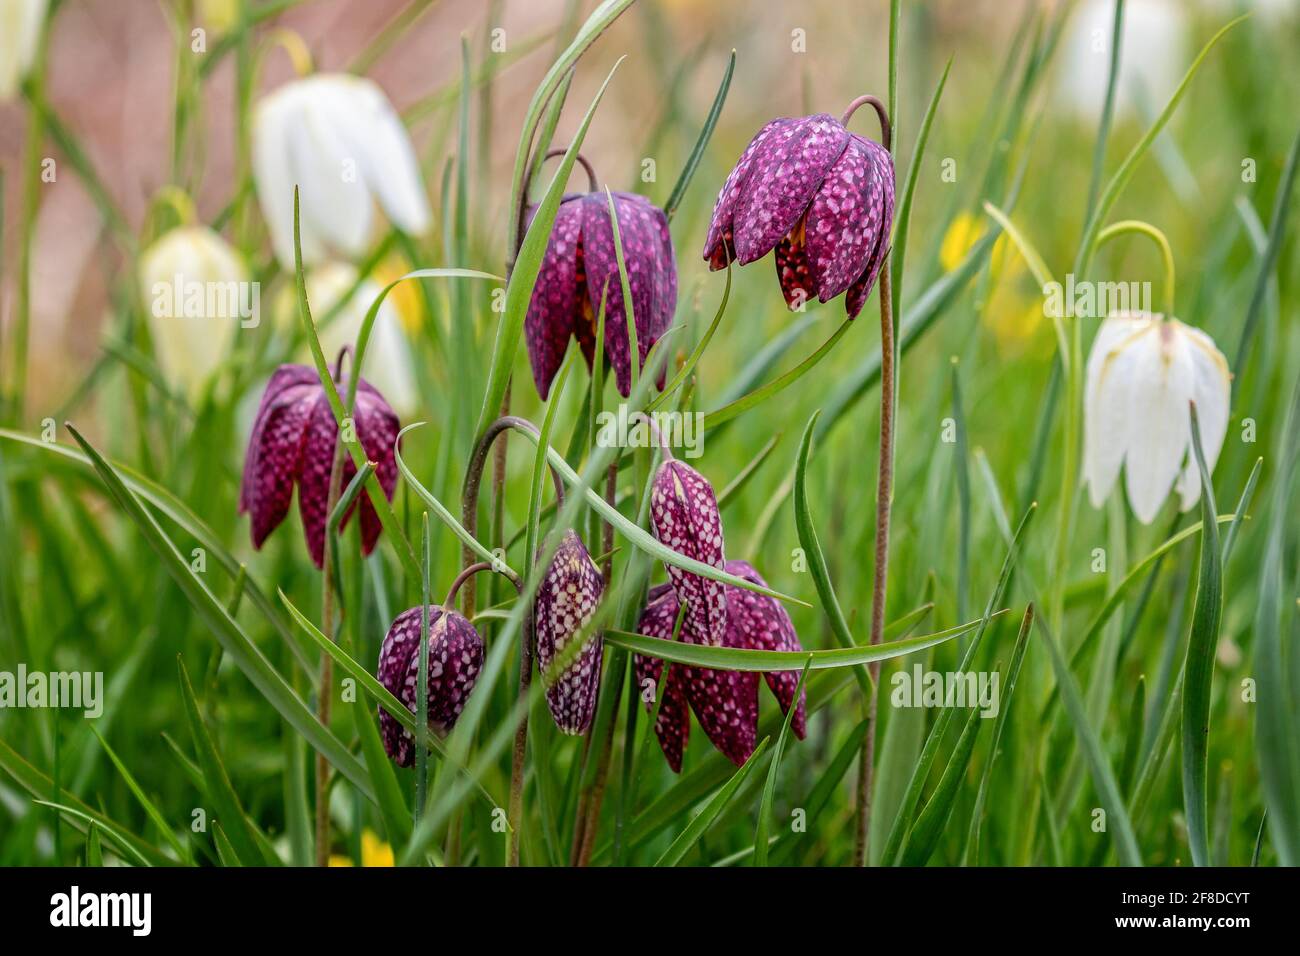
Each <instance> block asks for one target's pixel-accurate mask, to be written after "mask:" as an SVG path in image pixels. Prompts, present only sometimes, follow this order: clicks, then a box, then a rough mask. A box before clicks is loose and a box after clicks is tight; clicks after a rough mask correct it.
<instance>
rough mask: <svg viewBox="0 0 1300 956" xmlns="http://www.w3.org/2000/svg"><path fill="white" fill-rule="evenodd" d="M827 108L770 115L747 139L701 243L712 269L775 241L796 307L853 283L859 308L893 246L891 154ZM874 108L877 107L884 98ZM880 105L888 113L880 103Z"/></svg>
mask: <svg viewBox="0 0 1300 956" xmlns="http://www.w3.org/2000/svg"><path fill="white" fill-rule="evenodd" d="M867 101H871V102H873V103H874V102H875V100H874V98H869V97H862V98H860V99H859V100H855V101H854V105H853V106H850V108H849V110H848V112H846V113H845V116H844V119H843V120H837V119H835V117H833V116H831V115H830V114H828V113H818V114H816V115H815V116H800V117H795V118H783V119H776V120H772V122H770V123H768V124H767V125H766V126H764V127H763V128H762V129H760V130H759V131H758V134H757V135H756V136H755V137H754V138H753V140H751V141H750V144H749V145H748V146H747V147H745V151H744V152H743V153H742V154H741V156H740V159H739V160H738V161H737V162H736V166H735V168H734V169H733V170H732V171H731V175H729V176H728V177H727V180H726V182H725V183H724V184H723V186H722V191H721V192H720V193H718V200H717V203H716V204H715V205H714V207H713V219H712V221H711V222H710V224H709V234H708V238H707V239H706V240H705V243H704V259H705V260H706V261H707V262H708V263H709V267H710V268H712V269H715V270H716V269H722V268H725V267H726V265H727V264H728V263H729V262H731V261H733V260H735V261H737V262H739V263H740V264H741V265H746V264H748V263H750V262H754V261H756V260H758V259H761V258H763V256H765V255H767V254H768V253H769V252H771V251H772V250H774V249H775V250H776V273H777V278H778V279H779V280H780V283H781V291H782V293H784V295H785V299H786V302H787V304H788V305H789V306H790V308H791V309H799V308H800V307H801V306H802V305H803V303H805V302H807V301H808V299H810V298H812V297H813V296H816V297H817V298H818V299H819V300H820V301H822V302H827V301H829V300H830V299H833V298H835V297H836V296H838V295H840V294H841V293H843V292H847V293H848V297H847V299H846V300H845V308H846V310H847V312H848V314H849V317H850V318H853V317H855V316H857V314H858V313H859V312H861V311H862V306H863V305H864V304H866V301H867V296H868V295H869V294H870V292H871V287H872V285H873V284H874V283H875V281H876V276H877V274H878V273H879V272H880V267H881V264H882V263H883V262H884V261H885V257H886V256H887V255H888V254H889V236H890V229H891V228H892V226H893V220H894V161H893V157H892V156H891V155H890V153H889V149H888V135H887V133H886V135H885V136H884V139H885V145H884V146H882V145H881V144H880V143H877V142H874V141H873V140H870V139H867V138H866V137H864V136H859V135H858V134H857V133H851V132H849V131H848V129H846V128H845V125H844V124H845V123H846V122H848V118H849V116H851V115H852V113H853V110H854V109H855V108H856V107H857V105H858V104H859V103H861V102H867ZM878 109H880V108H879V107H878ZM880 115H881V117H882V119H883V118H884V112H883V109H880Z"/></svg>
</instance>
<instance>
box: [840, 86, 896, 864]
mask: <svg viewBox="0 0 1300 956" xmlns="http://www.w3.org/2000/svg"><path fill="white" fill-rule="evenodd" d="M861 106H870V107H871V108H872V109H874V110H875V111H876V117H877V119H879V120H880V145H882V146H884V147H885V149H887V150H888V149H889V148H890V145H891V140H892V136H893V132H892V127H891V124H890V122H889V110H888V109H886V108H885V104H884V103H882V102H881V101H880V99H879V98H877V97H875V96H872V95H870V94H867V95H865V96H859V97H858V98H857V99H855V100H854V101H853V102H852V103H850V104H849V105H848V108H847V109H846V110H845V111H844V116H843V118H842V119H841V120H840V122H842V123H844V124H845V125H847V124H848V122H849V120H850V119H851V118H852V117H853V114H854V113H855V112H857V110H858V108H859V107H861ZM891 268H892V262H891V257H890V256H889V255H888V254H886V256H885V259H884V262H882V263H881V266H880V286H879V289H878V295H879V296H880V465H879V470H878V472H877V475H876V560H875V568H874V571H873V576H872V583H871V643H872V644H873V645H875V644H879V643H880V642H881V640H882V639H883V638H884V633H885V595H886V584H887V581H888V577H889V513H890V509H891V507H892V506H893V498H894V411H895V409H894V404H895V403H894V391H895V388H896V386H895V371H894V358H895V354H894V307H893V282H892V276H891V275H890V270H891ZM867 671H868V673H869V674H870V675H871V699H870V700H868V701H867V705H866V706H867V731H866V734H865V735H864V736H863V738H862V754H861V756H860V757H859V759H858V779H857V829H856V834H855V836H856V839H855V840H854V846H853V862H854V864H855V865H857V866H866V865H867V862H868V860H869V859H870V842H871V784H872V777H873V775H874V770H875V760H876V713H877V710H878V705H879V702H880V662H879V661H874V662H872V663H871V664H869V665H868V667H867Z"/></svg>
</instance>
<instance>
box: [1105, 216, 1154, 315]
mask: <svg viewBox="0 0 1300 956" xmlns="http://www.w3.org/2000/svg"><path fill="white" fill-rule="evenodd" d="M1134 232H1136V233H1139V234H1141V235H1144V236H1146V237H1148V238H1149V239H1151V240H1152V241H1153V242H1155V244H1156V245H1157V246H1159V247H1160V257H1161V258H1162V259H1163V260H1164V265H1165V287H1164V290H1163V292H1164V295H1163V296H1162V298H1161V309H1162V311H1163V312H1164V316H1165V318H1167V319H1172V318H1173V317H1174V253H1173V250H1172V249H1170V248H1169V240H1168V239H1167V238H1166V237H1165V234H1164V233H1163V232H1161V231H1160V230H1159V229H1157V228H1156V227H1155V226H1153V225H1151V223H1149V222H1143V221H1142V220H1140V219H1123V220H1120V221H1119V222H1114V223H1111V224H1110V225H1109V226H1107V227H1106V228H1105V229H1103V230H1102V231H1101V232H1099V233H1098V234H1097V241H1096V242H1095V243H1094V244H1093V248H1094V249H1099V248H1101V246H1102V245H1103V244H1104V243H1106V242H1108V241H1109V240H1111V239H1114V238H1116V237H1118V236H1123V235H1127V234H1129V233H1134Z"/></svg>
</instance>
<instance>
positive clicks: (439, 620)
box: [376, 605, 483, 767]
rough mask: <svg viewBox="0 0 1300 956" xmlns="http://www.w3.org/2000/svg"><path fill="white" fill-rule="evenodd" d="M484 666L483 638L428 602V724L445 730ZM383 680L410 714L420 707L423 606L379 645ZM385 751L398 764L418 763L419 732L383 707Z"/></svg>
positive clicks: (398, 622) (400, 621) (400, 620)
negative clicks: (416, 757)
mask: <svg viewBox="0 0 1300 956" xmlns="http://www.w3.org/2000/svg"><path fill="white" fill-rule="evenodd" d="M482 668H483V638H481V637H479V634H478V631H476V630H474V626H473V625H472V624H470V622H469V621H467V620H466V619H465V618H464V617H463V616H462V615H461V614H458V613H457V612H456V611H449V610H446V609H444V608H441V607H437V606H435V605H430V606H429V712H428V716H427V719H428V721H429V727H430V728H431V729H433V730H434V731H436V732H437V733H446V732H448V731H450V730H451V728H452V727H453V726H454V725H455V723H456V719H457V718H458V717H459V716H460V712H461V711H462V710H463V709H464V707H465V701H466V700H467V699H468V698H469V694H470V691H472V690H473V689H474V682H475V681H476V680H478V675H479V671H480V670H482ZM376 676H377V677H378V678H379V683H381V684H383V685H384V686H385V687H386V688H388V691H389V693H391V694H392V695H393V696H394V697H396V698H397V699H398V700H400V701H401V702H402V703H403V704H405V705H406V706H407V708H408V709H409V710H410V711H411V713H413V714H414V713H416V711H417V709H418V707H419V687H420V685H419V679H420V608H419V607H413V608H411V609H410V610H408V611H403V612H402V613H401V614H399V615H398V616H397V620H395V621H393V626H392V627H390V628H389V629H388V634H387V635H385V637H384V643H383V644H382V645H381V646H380V648H379V670H378V673H377V674H376ZM379 730H380V735H381V736H382V737H383V741H384V750H385V751H387V752H388V756H389V757H390V758H392V760H393V762H394V763H396V764H397V765H398V766H399V767H409V766H411V765H412V764H414V763H415V735H414V734H412V733H411V732H410V731H408V730H406V729H405V728H403V727H402V725H401V724H399V723H398V722H397V719H396V718H395V717H393V715H392V714H390V713H388V711H386V710H384V708H383V707H380V708H379Z"/></svg>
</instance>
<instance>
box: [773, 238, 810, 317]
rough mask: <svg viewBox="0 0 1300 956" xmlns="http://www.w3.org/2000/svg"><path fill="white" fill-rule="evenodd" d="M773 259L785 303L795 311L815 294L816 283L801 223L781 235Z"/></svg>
mask: <svg viewBox="0 0 1300 956" xmlns="http://www.w3.org/2000/svg"><path fill="white" fill-rule="evenodd" d="M773 259H774V261H775V262H776V277H777V280H778V281H779V282H780V283H781V294H782V295H784V296H785V304H786V305H787V306H789V307H790V310H791V311H793V312H797V311H799V310H800V309H801V307H802V306H804V305H806V304H807V303H808V300H809V299H811V298H812V297H813V296H815V295H816V294H817V284H816V283H815V282H814V281H813V277H812V267H811V265H810V264H809V262H808V254H807V249H805V248H804V230H803V224H802V223H800V224H798V225H796V226H795V228H794V229H792V230H791V231H790V233H789V234H787V235H785V236H782V237H781V241H780V242H778V243H777V244H776V254H775V255H774V256H773Z"/></svg>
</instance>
